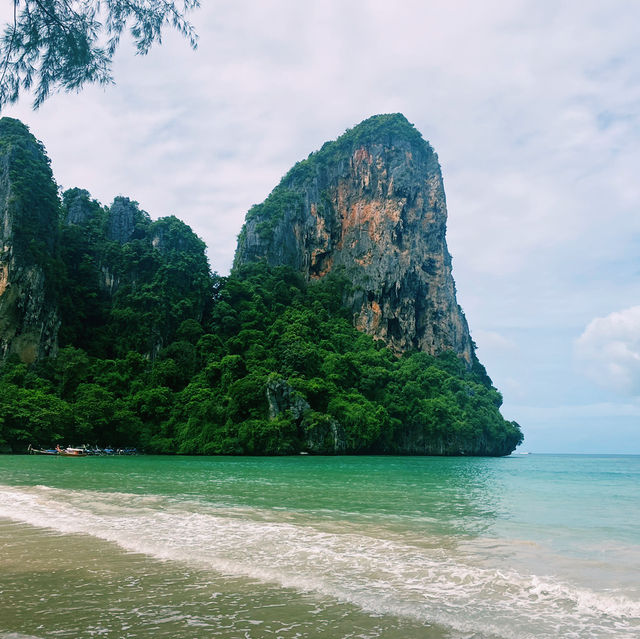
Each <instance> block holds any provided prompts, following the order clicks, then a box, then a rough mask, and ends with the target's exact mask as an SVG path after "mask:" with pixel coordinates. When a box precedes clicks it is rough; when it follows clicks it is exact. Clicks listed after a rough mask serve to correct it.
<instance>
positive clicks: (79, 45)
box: [0, 0, 200, 108]
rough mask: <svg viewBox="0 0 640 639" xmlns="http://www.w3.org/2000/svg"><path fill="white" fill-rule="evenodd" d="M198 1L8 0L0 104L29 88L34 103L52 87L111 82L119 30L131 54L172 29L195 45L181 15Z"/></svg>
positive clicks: (190, 28) (71, 88)
mask: <svg viewBox="0 0 640 639" xmlns="http://www.w3.org/2000/svg"><path fill="white" fill-rule="evenodd" d="M199 6H200V0H181V2H172V1H169V0H13V17H12V20H11V21H10V22H9V23H8V24H7V25H5V28H4V33H3V34H2V37H1V38H0V108H2V107H3V106H5V105H6V104H9V103H12V102H15V101H17V100H18V98H19V96H20V93H21V92H22V91H30V90H33V92H34V103H33V105H34V108H37V107H38V106H40V104H42V102H43V101H44V100H45V99H46V98H47V96H48V95H49V94H50V93H51V92H52V91H57V90H64V91H79V90H80V89H81V88H82V87H83V86H84V85H85V84H88V83H89V84H90V83H98V84H109V83H112V82H113V75H112V70H111V65H112V59H113V55H114V53H115V51H116V49H117V48H118V45H119V44H120V38H121V36H122V34H123V33H124V32H127V31H128V33H129V34H130V35H131V38H132V39H133V42H134V44H135V47H136V50H137V53H139V54H143V55H144V54H146V53H147V52H148V51H149V49H150V48H151V46H152V45H153V44H154V43H160V42H161V40H162V32H163V30H164V29H165V27H167V26H170V27H173V28H175V29H177V30H178V31H179V32H180V33H181V34H182V35H183V36H184V37H185V38H186V39H187V40H188V42H189V44H190V45H191V46H192V47H193V48H196V46H197V35H196V33H195V30H194V28H193V25H192V24H191V23H190V22H189V21H188V20H187V18H186V17H185V16H186V14H187V13H188V12H190V11H192V10H193V9H195V8H197V7H199Z"/></svg>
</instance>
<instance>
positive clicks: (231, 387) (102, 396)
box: [0, 265, 522, 455]
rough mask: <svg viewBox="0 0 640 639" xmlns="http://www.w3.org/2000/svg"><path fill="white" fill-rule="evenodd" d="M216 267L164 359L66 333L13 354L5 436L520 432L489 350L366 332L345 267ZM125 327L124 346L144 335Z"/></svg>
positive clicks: (119, 440)
mask: <svg viewBox="0 0 640 639" xmlns="http://www.w3.org/2000/svg"><path fill="white" fill-rule="evenodd" d="M213 279H214V284H215V288H216V293H215V302H214V304H213V308H212V310H211V312H210V313H209V315H208V317H207V320H206V321H205V322H198V321H196V320H194V319H188V320H185V321H183V322H182V323H181V324H180V326H179V327H178V330H177V331H176V333H175V337H174V340H173V341H172V342H171V343H169V344H167V345H166V346H165V347H164V348H163V349H162V350H160V351H159V353H158V356H157V357H156V359H155V360H153V361H152V360H150V359H148V358H147V357H145V356H144V355H143V354H142V352H141V351H135V350H130V351H129V352H127V353H126V354H123V355H121V356H120V357H114V358H105V357H94V356H91V355H89V354H88V353H87V352H86V351H85V350H83V349H80V348H77V347H75V346H67V347H65V348H62V349H61V350H60V354H59V356H58V358H57V359H55V360H44V361H40V362H38V363H36V364H35V365H33V366H31V367H27V366H25V365H24V364H19V363H17V362H8V363H7V364H5V367H4V369H3V370H2V373H3V376H2V380H1V382H0V383H1V385H2V389H3V393H2V394H1V396H0V437H1V438H2V440H3V441H2V443H3V444H4V445H8V446H10V447H11V448H13V449H15V450H19V449H20V448H21V447H26V445H27V444H28V443H29V442H30V443H38V444H43V445H44V444H49V443H52V442H55V441H60V442H77V443H79V442H87V443H90V444H93V443H99V444H103V445H104V444H106V443H109V444H112V445H114V446H125V445H128V446H131V445H133V446H139V447H142V448H144V449H145V450H147V451H152V452H161V453H172V452H180V453H188V454H291V453H296V452H299V451H302V450H309V449H310V448H311V444H310V442H312V441H313V442H315V443H314V444H313V448H312V450H313V452H328V453H330V452H335V447H334V445H333V443H331V442H329V441H328V440H327V436H328V434H329V432H330V428H329V427H330V425H331V424H339V427H340V433H341V435H340V437H342V439H343V442H342V445H343V447H342V448H340V451H341V452H347V453H363V452H371V453H394V452H397V453H407V452H409V453H423V454H425V453H426V454H460V453H467V454H494V455H501V454H507V453H508V452H510V451H511V450H512V449H513V448H514V447H515V446H516V445H517V444H518V443H519V442H520V441H521V439H522V435H521V433H520V430H519V428H518V426H517V425H516V424H515V423H513V422H507V421H505V420H504V419H503V418H502V417H501V415H500V413H499V410H498V408H499V406H500V403H501V397H500V394H499V393H498V392H497V391H496V390H495V388H493V387H492V386H491V385H490V383H488V378H487V376H486V373H485V371H484V369H483V367H482V366H481V365H480V364H479V363H478V362H477V361H476V362H475V364H474V366H473V368H472V369H471V370H468V369H467V368H466V367H465V365H464V363H463V362H461V361H460V359H459V358H457V357H456V356H455V355H453V354H452V353H445V354H443V355H441V356H440V357H437V358H436V357H431V356H429V355H426V354H425V353H412V354H409V355H406V356H404V357H402V358H397V357H396V356H395V355H393V354H392V353H391V352H390V351H389V350H388V349H386V348H384V347H383V346H382V345H381V344H380V343H376V342H375V341H374V340H373V339H372V338H371V337H369V336H367V335H364V334H362V333H359V332H358V331H356V330H355V329H354V328H353V326H352V324H351V321H350V318H349V317H347V315H346V314H345V311H344V308H343V307H342V304H341V296H342V294H343V289H344V287H345V286H348V284H347V283H346V281H345V280H341V279H340V278H339V277H332V278H328V279H326V280H325V281H323V282H321V283H313V284H308V283H306V282H305V281H304V280H303V279H302V278H301V277H300V276H299V275H298V274H297V273H295V272H293V271H291V270H290V269H287V268H276V269H271V270H268V269H267V268H266V267H264V266H262V265H255V266H253V267H251V268H247V269H245V270H244V271H243V272H240V273H236V274H234V275H233V276H231V277H229V278H217V277H214V278H213ZM146 328H147V330H148V329H149V328H150V325H149V324H146ZM117 339H119V340H122V343H123V346H122V347H120V349H119V347H118V346H117V345H116V346H115V347H114V349H115V350H116V351H117V350H122V352H123V353H124V351H125V349H126V347H127V346H128V345H129V344H130V343H131V341H130V340H131V338H130V336H128V335H125V334H122V335H120V336H119V337H117V338H116V340H117ZM274 382H276V383H280V384H284V385H285V386H286V387H288V388H289V389H290V390H291V395H292V397H293V398H295V400H296V401H295V402H292V405H291V406H290V407H289V408H286V407H285V409H284V410H282V411H281V412H279V413H278V414H273V412H270V406H269V401H268V393H267V386H268V385H269V384H273V383H274ZM294 404H297V408H296V407H295V406H294ZM300 407H302V409H301V410H300ZM318 436H319V437H320V441H319V443H318ZM409 439H410V440H411V442H415V441H419V442H422V443H421V444H420V445H419V446H415V445H413V444H411V443H410V442H409V444H408V443H407V441H408V440H409ZM325 440H327V441H325ZM412 446H413V447H412Z"/></svg>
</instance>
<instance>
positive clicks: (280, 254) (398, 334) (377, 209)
mask: <svg viewBox="0 0 640 639" xmlns="http://www.w3.org/2000/svg"><path fill="white" fill-rule="evenodd" d="M446 220H447V208H446V201H445V193H444V186H443V182H442V174H441V172H440V165H439V163H438V158H437V156H436V154H435V153H434V151H433V149H432V148H431V146H430V145H429V144H428V143H427V142H426V141H425V140H424V139H423V138H422V136H421V135H420V134H419V133H418V132H417V131H416V129H415V128H414V127H413V126H412V125H411V124H410V123H409V122H408V121H407V120H406V119H405V118H404V116H402V115H400V114H392V115H379V116H374V117H372V118H369V119H368V120H365V121H364V122H362V123H361V124H359V125H358V126H357V127H355V128H354V129H352V130H350V131H347V133H345V134H344V135H343V136H342V137H340V138H338V139H337V140H336V141H335V142H328V143H327V144H325V145H324V146H323V147H322V149H321V150H320V151H318V152H316V153H313V154H311V155H310V156H309V158H308V159H307V160H305V161H303V162H299V163H298V164H296V165H295V166H294V167H293V169H291V171H289V173H288V174H287V175H286V176H285V177H284V178H283V179H282V181H281V183H280V184H279V185H278V186H277V187H276V188H275V189H274V190H273V191H272V193H271V194H270V195H269V197H268V198H267V200H266V201H265V202H264V203H263V204H261V205H257V206H254V207H253V208H252V209H251V210H250V211H249V213H248V214H247V218H246V222H245V225H244V227H243V229H242V232H241V234H240V237H239V242H238V249H237V252H236V258H235V266H240V265H242V264H245V263H247V262H252V261H256V260H265V261H266V262H267V263H268V264H269V265H272V266H275V265H288V266H292V267H293V268H295V269H297V270H299V271H301V272H302V273H304V274H305V276H306V277H307V278H309V279H317V278H322V277H324V276H326V275H327V274H329V273H333V272H338V271H341V272H343V273H344V274H345V275H346V276H347V278H348V279H349V281H350V282H351V283H352V285H353V286H352V290H351V292H350V293H349V294H348V298H347V299H345V303H346V304H347V306H348V307H350V308H351V310H352V311H353V316H354V323H355V325H356V327H357V328H359V329H360V330H362V331H364V332H366V333H369V334H370V335H372V336H374V337H375V338H377V339H382V340H384V342H385V343H386V344H387V345H388V346H389V347H390V348H391V349H393V350H394V351H395V352H398V353H400V352H404V351H407V350H414V349H417V350H421V351H425V352H427V353H430V354H437V353H440V352H442V351H445V350H453V351H454V352H456V353H457V354H458V355H459V356H460V357H462V358H463V359H464V360H466V362H467V363H469V364H470V363H471V362H472V358H473V350H472V342H471V338H470V336H469V329H468V326H467V322H466V320H465V317H464V314H463V313H462V310H461V309H460V307H459V306H458V303H457V301H456V292H455V285H454V281H453V277H452V275H451V256H450V255H449V251H448V250H447V244H446V239H445V230H446Z"/></svg>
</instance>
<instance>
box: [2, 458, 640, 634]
mask: <svg viewBox="0 0 640 639" xmlns="http://www.w3.org/2000/svg"><path fill="white" fill-rule="evenodd" d="M66 637H69V638H73V639H84V638H89V637H100V638H109V639H126V638H154V639H158V638H171V639H183V638H184V639H191V638H193V639H195V638H209V637H223V638H225V639H262V638H278V637H281V638H283V639H284V638H286V639H293V638H312V637H314V638H315V637H318V638H320V637H322V638H328V639H342V638H358V639H365V638H366V639H369V638H371V639H373V638H384V639H400V638H402V639H413V638H416V639H417V638H420V639H445V638H447V639H527V638H543V637H549V638H553V639H559V638H560V639H571V638H576V639H578V638H579V639H599V638H604V637H612V638H613V637H615V638H616V639H632V638H633V639H637V638H638V637H640V456H632V455H629V456H624V455H620V456H589V455H537V454H530V455H525V454H514V455H511V456H509V457H503V458H467V457H459V458H444V457H315V456H310V455H306V456H296V457H280V458H273V457H271V458H269V457H264V458H257V457H180V456H177V457H173V456H172V457H156V456H143V455H141V456H135V457H134V456H132V457H117V456H115V457H84V458H68V457H67V458H65V457H60V458H59V457H45V456H27V455H21V456H18V455H15V456H11V455H5V456H0V639H45V638H56V639H57V638H66Z"/></svg>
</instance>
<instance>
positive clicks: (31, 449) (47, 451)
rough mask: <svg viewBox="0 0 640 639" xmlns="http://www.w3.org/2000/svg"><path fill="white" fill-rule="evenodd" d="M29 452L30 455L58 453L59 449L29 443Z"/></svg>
mask: <svg viewBox="0 0 640 639" xmlns="http://www.w3.org/2000/svg"><path fill="white" fill-rule="evenodd" d="M27 452H28V453H29V454H30V455H57V454H58V451H57V450H56V449H55V448H46V449H45V448H34V447H33V446H32V445H31V444H29V448H27Z"/></svg>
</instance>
